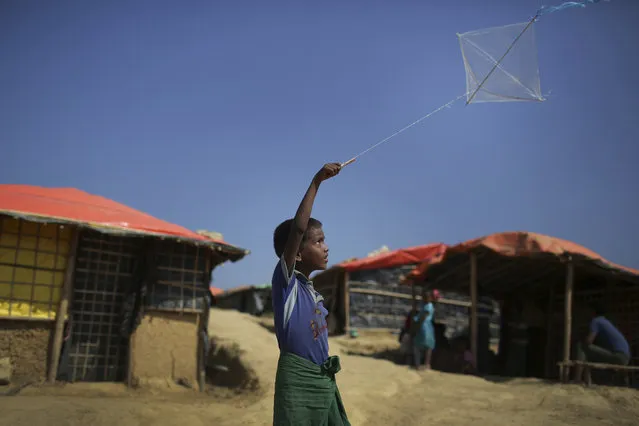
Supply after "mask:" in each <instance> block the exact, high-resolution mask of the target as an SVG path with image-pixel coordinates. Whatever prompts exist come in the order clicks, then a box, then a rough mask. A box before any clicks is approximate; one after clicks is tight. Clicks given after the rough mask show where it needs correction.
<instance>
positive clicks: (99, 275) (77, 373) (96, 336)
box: [61, 231, 142, 382]
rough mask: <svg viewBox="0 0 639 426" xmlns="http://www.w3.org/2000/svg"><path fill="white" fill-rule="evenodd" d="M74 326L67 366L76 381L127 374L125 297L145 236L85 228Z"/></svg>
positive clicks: (75, 287) (119, 379)
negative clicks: (125, 236)
mask: <svg viewBox="0 0 639 426" xmlns="http://www.w3.org/2000/svg"><path fill="white" fill-rule="evenodd" d="M77 253H78V254H77V261H76V268H75V276H74V284H73V291H72V295H71V306H70V309H69V327H68V329H69V332H68V334H67V339H66V341H65V345H64V347H63V353H62V362H61V364H62V365H61V367H62V370H63V371H64V374H63V375H64V376H66V377H64V378H65V379H66V380H68V381H71V382H76V381H84V382H122V381H124V380H125V379H126V376H127V370H128V357H129V336H128V335H126V334H125V333H123V332H122V330H123V324H124V322H125V316H126V313H125V312H124V311H125V298H126V294H127V292H128V291H129V290H130V289H131V288H132V286H133V285H134V284H135V280H136V270H137V267H138V265H139V264H140V261H141V255H142V250H141V246H140V240H139V239H135V238H122V237H118V236H112V235H105V234H100V233H97V232H90V231H89V232H83V233H82V236H81V237H80V241H79V243H78V252H77Z"/></svg>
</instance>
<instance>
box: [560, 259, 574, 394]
mask: <svg viewBox="0 0 639 426" xmlns="http://www.w3.org/2000/svg"><path fill="white" fill-rule="evenodd" d="M574 273H575V268H574V264H573V263H572V260H569V261H568V263H567V264H566V290H565V291H566V295H565V297H564V364H565V367H563V368H562V369H563V372H562V373H563V375H562V377H561V380H563V381H567V380H568V378H569V374H570V367H569V366H568V362H569V361H570V343H571V340H572V289H573V281H574Z"/></svg>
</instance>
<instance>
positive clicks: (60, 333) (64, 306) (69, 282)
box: [47, 227, 80, 383]
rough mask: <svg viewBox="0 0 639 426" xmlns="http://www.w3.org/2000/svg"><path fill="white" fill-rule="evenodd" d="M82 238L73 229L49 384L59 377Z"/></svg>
mask: <svg viewBox="0 0 639 426" xmlns="http://www.w3.org/2000/svg"><path fill="white" fill-rule="evenodd" d="M79 238H80V230H79V229H78V228H77V227H74V228H73V231H72V234H71V241H70V247H69V256H68V257H67V268H66V271H65V274H64V283H63V284H62V291H61V292H60V303H59V304H58V311H57V312H56V315H55V330H54V331H53V345H52V347H51V358H49V371H48V376H47V380H48V382H49V383H55V379H56V377H57V375H58V364H59V363H60V350H61V349H62V340H63V338H64V322H65V317H66V316H67V313H68V311H69V297H70V295H71V289H72V288H73V277H74V275H75V259H76V256H77V252H78V240H79Z"/></svg>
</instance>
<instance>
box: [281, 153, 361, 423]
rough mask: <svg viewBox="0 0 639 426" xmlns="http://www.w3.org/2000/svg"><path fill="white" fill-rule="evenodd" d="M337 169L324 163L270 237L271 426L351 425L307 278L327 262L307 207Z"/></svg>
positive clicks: (319, 302)
mask: <svg viewBox="0 0 639 426" xmlns="http://www.w3.org/2000/svg"><path fill="white" fill-rule="evenodd" d="M340 169H341V166H340V165H339V164H337V163H331V164H326V165H324V167H322V169H321V170H320V171H319V172H317V174H316V175H315V177H314V178H313V180H312V182H311V184H310V186H309V188H308V190H307V191H306V194H305V195H304V198H303V199H302V202H301V203H300V205H299V208H298V209H297V213H296V214H295V217H294V218H293V219H289V220H286V221H284V222H282V223H281V224H280V225H279V226H278V227H277V228H276V229H275V233H274V236H273V243H274V248H275V254H276V255H277V257H278V258H279V261H278V262H277V265H276V266H275V271H274V272H273V279H272V288H271V294H272V296H271V297H272V304H273V314H274V322H275V335H276V336H277V343H278V346H279V349H280V357H279V360H278V364H277V373H276V376H275V401H274V410H273V424H274V425H276V426H279V425H291V426H293V425H295V426H298V425H299V426H304V425H309V426H310V425H316V424H317V425H320V424H321V425H327V426H348V425H350V423H349V422H348V418H347V416H346V412H345V410H344V406H343V404H342V400H341V397H340V394H339V390H338V389H337V385H336V382H335V374H336V373H337V372H339V370H340V368H341V367H340V360H339V357H337V356H332V357H331V356H329V355H328V326H327V322H326V316H327V315H328V311H327V310H326V308H325V307H324V302H323V301H324V299H323V297H322V295H321V294H319V293H318V292H317V291H316V290H315V288H314V287H313V282H312V281H311V280H310V279H309V277H310V275H311V273H312V272H314V271H317V270H324V269H326V267H327V265H328V246H327V245H326V241H325V239H324V231H323V229H322V223H321V222H320V221H318V220H317V219H314V218H312V217H311V210H312V208H313V203H314V201H315V196H316V194H317V191H318V189H319V186H320V184H321V183H322V182H323V181H325V180H327V179H330V178H332V177H334V176H336V175H337V174H338V173H339V172H340Z"/></svg>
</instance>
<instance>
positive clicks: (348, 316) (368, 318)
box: [313, 243, 464, 333]
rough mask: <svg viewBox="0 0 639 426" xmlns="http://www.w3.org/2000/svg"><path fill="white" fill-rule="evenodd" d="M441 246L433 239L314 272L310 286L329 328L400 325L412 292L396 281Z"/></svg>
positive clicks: (338, 330)
mask: <svg viewBox="0 0 639 426" xmlns="http://www.w3.org/2000/svg"><path fill="white" fill-rule="evenodd" d="M445 247H446V246H445V245H444V244H442V243H434V244H427V245H422V246H416V247H409V248H404V249H399V250H393V251H389V252H383V253H380V254H376V255H373V256H369V257H364V258H360V259H354V260H348V261H345V262H342V263H340V264H338V265H335V266H333V267H331V268H329V269H327V270H326V271H323V272H322V273H320V274H318V275H316V276H315V277H314V278H313V283H314V286H315V288H316V289H317V290H318V291H319V292H320V293H321V294H322V295H323V296H324V298H325V301H326V304H325V305H326V306H327V308H328V309H329V312H330V313H331V315H329V317H328V329H329V332H330V333H342V332H348V331H349V330H350V329H353V328H359V329H362V328H366V329H398V328H400V327H401V325H402V324H403V321H404V317H405V315H406V313H407V312H408V311H409V310H410V308H411V300H412V299H413V296H412V295H411V289H410V288H406V287H403V286H400V285H399V284H400V283H401V282H402V279H403V278H404V275H405V274H407V273H409V272H410V271H411V270H413V269H414V268H415V265H417V264H418V263H420V262H422V261H425V260H428V259H431V258H437V257H439V256H441V254H442V253H443V252H444V250H445ZM446 302H447V301H444V303H446ZM450 303H455V301H451V302H450ZM459 303H460V304H462V305H463V304H464V303H463V302H459Z"/></svg>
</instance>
